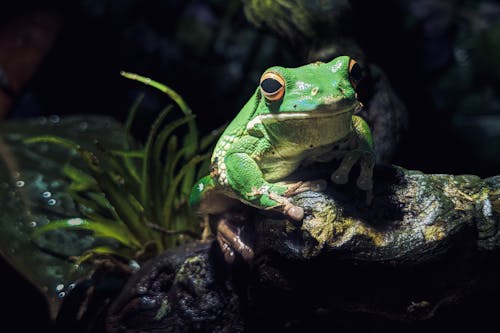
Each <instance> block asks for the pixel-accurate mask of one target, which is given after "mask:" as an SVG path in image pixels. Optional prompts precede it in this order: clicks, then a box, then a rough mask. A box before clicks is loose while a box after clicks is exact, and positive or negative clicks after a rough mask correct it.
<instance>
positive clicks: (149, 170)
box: [141, 108, 172, 212]
mask: <svg viewBox="0 0 500 333" xmlns="http://www.w3.org/2000/svg"><path fill="white" fill-rule="evenodd" d="M171 110H172V109H171V108H167V109H165V110H164V111H163V112H162V113H160V115H159V116H158V117H157V118H156V120H155V122H154V123H153V125H152V126H151V130H150V132H149V135H148V139H147V141H146V146H145V147H144V160H143V164H142V178H141V180H142V182H141V202H142V205H143V206H144V207H146V210H147V212H151V209H150V208H151V205H152V201H151V195H152V194H154V193H157V192H156V191H155V187H156V184H155V180H154V179H152V178H153V177H154V175H155V171H154V170H153V168H155V167H156V166H155V165H154V160H153V159H154V156H153V148H154V146H153V143H154V140H155V138H156V135H157V133H158V131H159V129H160V126H161V124H162V123H163V121H164V120H165V118H166V117H167V115H168V114H169V112H170V111H171ZM153 184H154V185H153Z"/></svg>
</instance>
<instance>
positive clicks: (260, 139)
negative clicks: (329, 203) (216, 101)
mask: <svg viewBox="0 0 500 333" xmlns="http://www.w3.org/2000/svg"><path fill="white" fill-rule="evenodd" d="M363 73H364V71H363V68H362V67H361V65H360V64H358V62H357V61H356V60H354V59H353V58H351V57H349V56H338V57H336V58H334V59H333V60H331V61H329V62H321V61H317V62H313V63H310V64H307V65H303V66H300V67H295V68H287V67H281V66H273V67H270V68H268V69H267V70H265V71H264V72H263V74H262V76H261V78H260V80H259V85H258V87H257V88H256V90H255V92H254V93H253V95H252V96H251V97H250V99H249V100H248V101H247V102H246V104H245V105H244V106H243V108H242V109H241V110H240V112H239V113H238V114H237V115H236V117H235V118H234V119H233V120H232V121H231V122H230V123H229V125H228V126H227V127H226V129H225V130H224V132H223V133H222V135H221V137H220V138H219V140H218V141H217V143H216V145H215V148H214V151H213V154H212V157H211V168H210V174H209V175H207V176H205V177H203V178H202V179H200V180H199V181H198V182H197V183H196V184H195V185H194V187H193V189H192V192H191V195H190V203H191V206H192V207H194V208H195V209H197V210H198V211H199V212H200V213H202V214H208V215H212V216H219V217H220V221H219V222H221V223H218V226H217V228H216V229H217V232H216V233H217V240H218V242H219V244H220V246H221V248H222V250H223V252H224V255H225V258H226V260H227V261H232V260H234V257H235V254H236V253H239V254H241V255H242V256H243V257H244V259H247V260H250V259H251V258H252V257H253V251H252V249H251V248H250V247H249V246H248V245H247V244H245V243H244V242H242V240H241V238H240V233H239V229H237V228H236V229H235V228H234V227H232V226H230V225H231V223H230V222H231V217H230V216H229V215H228V214H225V212H227V211H229V210H230V209H231V207H234V206H235V205H237V204H238V203H243V204H244V205H249V206H253V207H255V208H258V209H262V210H273V211H277V212H279V213H280V214H283V215H285V216H286V217H287V218H290V219H291V220H294V221H301V220H303V218H304V216H305V210H304V207H300V206H298V205H295V204H294V202H293V198H292V197H293V196H295V195H296V194H298V193H301V192H304V191H308V190H311V191H322V190H324V188H325V187H326V181H325V180H322V179H319V180H304V181H297V180H295V181H289V180H288V179H287V177H289V176H290V175H292V174H293V173H294V172H295V171H297V170H299V169H302V168H307V167H308V166H309V165H311V164H313V163H317V162H319V163H321V162H323V163H326V162H330V161H333V160H335V159H336V160H340V163H339V164H338V167H336V169H335V170H332V173H331V177H330V180H331V181H332V182H333V183H334V184H346V183H347V182H348V181H349V173H350V171H351V169H352V168H353V166H354V165H355V164H356V163H359V165H360V168H359V169H360V172H359V176H358V178H357V181H356V185H357V187H358V188H359V189H361V190H362V191H365V192H366V198H367V199H366V201H367V203H368V204H369V202H370V201H371V197H372V188H373V179H372V178H373V167H374V164H375V154H374V147H373V140H372V135H371V131H370V127H369V126H368V124H367V123H366V121H365V120H364V119H363V118H361V117H360V116H358V115H357V114H358V113H359V111H360V110H361V109H362V107H363V103H362V102H360V101H359V99H358V94H357V91H356V88H357V87H358V86H359V84H360V82H361V81H362V80H363V76H364V75H363Z"/></svg>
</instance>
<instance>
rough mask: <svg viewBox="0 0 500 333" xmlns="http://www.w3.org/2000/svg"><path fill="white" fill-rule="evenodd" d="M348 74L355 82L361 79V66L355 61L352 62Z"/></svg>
mask: <svg viewBox="0 0 500 333" xmlns="http://www.w3.org/2000/svg"><path fill="white" fill-rule="evenodd" d="M349 75H350V76H351V79H352V80H353V81H354V82H356V83H357V82H359V81H361V79H362V78H363V70H362V69H361V66H360V65H358V64H357V63H356V64H354V65H353V66H352V68H351V72H350V73H349Z"/></svg>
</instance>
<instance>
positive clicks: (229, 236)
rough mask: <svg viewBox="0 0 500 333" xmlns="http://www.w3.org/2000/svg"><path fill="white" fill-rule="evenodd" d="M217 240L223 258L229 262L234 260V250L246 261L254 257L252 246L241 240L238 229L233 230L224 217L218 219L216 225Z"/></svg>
mask: <svg viewBox="0 0 500 333" xmlns="http://www.w3.org/2000/svg"><path fill="white" fill-rule="evenodd" d="M217 242H218V243H219V246H220V248H221V250H222V253H223V255H224V259H225V260H226V262H227V263H229V264H231V263H233V262H234V259H235V258H236V253H235V252H238V253H239V254H240V255H241V256H242V257H243V259H245V260H246V261H251V260H252V259H253V257H254V252H253V250H252V248H251V247H250V246H248V245H247V244H245V242H243V241H242V239H241V237H240V235H239V229H238V231H237V232H234V231H233V228H231V226H230V225H229V222H228V221H227V220H225V219H223V220H221V221H219V224H218V225H217Z"/></svg>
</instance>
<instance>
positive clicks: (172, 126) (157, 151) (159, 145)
mask: <svg viewBox="0 0 500 333" xmlns="http://www.w3.org/2000/svg"><path fill="white" fill-rule="evenodd" d="M191 119H193V116H185V117H183V118H181V119H178V120H174V121H172V122H171V123H169V124H168V125H166V126H165V128H164V129H162V130H161V132H160V133H159V134H158V137H157V138H156V141H155V147H154V158H155V160H156V161H158V162H159V161H161V156H160V155H161V153H162V150H163V147H164V146H165V142H167V140H168V138H169V137H170V135H171V134H172V133H173V132H174V131H175V130H176V129H177V128H179V127H180V126H182V125H183V124H185V123H187V122H188V121H190V120H191ZM167 157H168V155H167Z"/></svg>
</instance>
